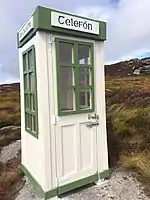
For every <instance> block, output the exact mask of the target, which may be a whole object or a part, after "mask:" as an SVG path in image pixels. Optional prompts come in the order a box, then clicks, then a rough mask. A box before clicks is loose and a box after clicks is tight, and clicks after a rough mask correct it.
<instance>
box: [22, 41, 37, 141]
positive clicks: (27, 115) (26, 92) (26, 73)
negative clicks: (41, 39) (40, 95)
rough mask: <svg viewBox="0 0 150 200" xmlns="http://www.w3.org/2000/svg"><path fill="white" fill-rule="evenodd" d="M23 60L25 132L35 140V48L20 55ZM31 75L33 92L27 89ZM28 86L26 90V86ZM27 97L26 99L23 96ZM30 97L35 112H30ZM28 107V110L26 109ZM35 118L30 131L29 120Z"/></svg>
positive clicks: (30, 48) (30, 124)
mask: <svg viewBox="0 0 150 200" xmlns="http://www.w3.org/2000/svg"><path fill="white" fill-rule="evenodd" d="M30 51H32V58H31V59H33V68H32V69H29V67H28V66H29V62H31V61H29V52H30ZM22 57H23V60H24V58H26V59H27V63H25V62H23V79H24V81H23V82H24V110H25V130H26V131H27V132H28V133H29V134H31V135H32V136H34V137H35V138H38V134H39V133H38V103H37V102H38V101H37V79H36V57H35V47H34V46H33V45H32V46H31V47H29V48H28V49H27V50H26V51H24V52H23V54H22ZM30 73H33V78H34V80H33V81H34V84H35V88H34V90H33V91H32V90H30V89H29V88H30V87H31V85H30V81H29V74H30ZM25 76H27V80H26V81H25ZM27 85H28V88H26V86H27ZM26 95H27V99H28V102H27V99H26V98H25V96H26ZM30 95H34V101H33V106H34V108H35V111H32V110H31V99H30ZM28 104H29V105H28ZM27 105H28V106H29V108H28V107H27ZM32 117H35V131H32V123H31V118H32ZM28 123H29V127H27V124H28Z"/></svg>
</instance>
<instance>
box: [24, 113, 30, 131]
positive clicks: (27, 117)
mask: <svg viewBox="0 0 150 200" xmlns="http://www.w3.org/2000/svg"><path fill="white" fill-rule="evenodd" d="M25 124H26V128H27V129H30V114H29V113H25Z"/></svg>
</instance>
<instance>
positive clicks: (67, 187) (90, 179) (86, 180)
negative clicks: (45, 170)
mask: <svg viewBox="0 0 150 200" xmlns="http://www.w3.org/2000/svg"><path fill="white" fill-rule="evenodd" d="M96 181H98V173H96V174H94V175H92V176H88V177H86V178H83V179H81V180H77V181H75V182H72V183H69V184H66V185H63V186H60V187H58V195H61V194H64V193H66V192H69V191H72V190H74V189H77V188H80V187H82V186H85V185H88V184H91V183H94V182H96Z"/></svg>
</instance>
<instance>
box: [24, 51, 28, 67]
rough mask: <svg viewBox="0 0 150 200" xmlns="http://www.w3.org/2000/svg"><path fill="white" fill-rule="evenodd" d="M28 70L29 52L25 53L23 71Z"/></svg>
mask: <svg viewBox="0 0 150 200" xmlns="http://www.w3.org/2000/svg"><path fill="white" fill-rule="evenodd" d="M27 70H28V57H27V54H24V55H23V71H27Z"/></svg>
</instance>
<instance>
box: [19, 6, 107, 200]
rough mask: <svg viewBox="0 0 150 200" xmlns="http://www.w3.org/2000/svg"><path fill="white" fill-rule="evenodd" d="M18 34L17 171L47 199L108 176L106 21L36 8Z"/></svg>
mask: <svg viewBox="0 0 150 200" xmlns="http://www.w3.org/2000/svg"><path fill="white" fill-rule="evenodd" d="M17 37H18V49H19V66H20V91H21V141H22V169H23V171H24V172H25V174H26V175H27V176H28V178H29V179H30V180H31V182H32V183H33V185H34V186H35V188H36V189H37V191H38V193H39V194H40V195H41V197H43V198H44V199H53V200H54V199H57V198H58V197H59V196H60V195H61V194H64V193H66V192H68V191H70V190H73V189H76V188H78V187H81V186H83V185H87V184H89V183H98V182H101V180H103V179H105V178H108V175H109V167H108V152H107V134H106V110H105V77H104V41H105V40H106V23H105V22H101V21H97V20H93V19H90V18H84V17H80V16H76V15H73V14H70V13H64V12H61V11H58V10H53V9H49V8H45V7H41V6H38V7H37V8H36V9H35V11H34V12H33V13H32V15H31V16H30V17H29V19H28V20H27V21H26V23H25V24H24V25H23V26H22V27H21V28H20V30H19V31H18V34H17Z"/></svg>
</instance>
